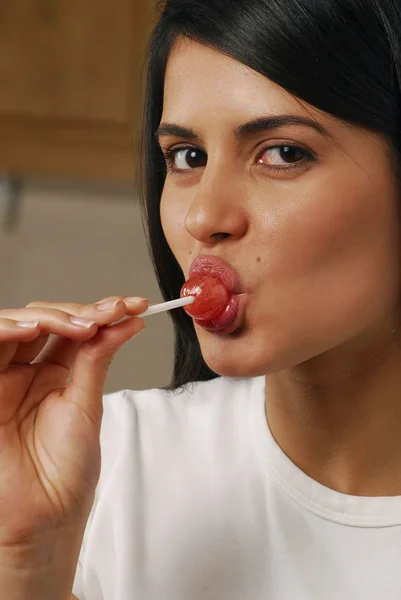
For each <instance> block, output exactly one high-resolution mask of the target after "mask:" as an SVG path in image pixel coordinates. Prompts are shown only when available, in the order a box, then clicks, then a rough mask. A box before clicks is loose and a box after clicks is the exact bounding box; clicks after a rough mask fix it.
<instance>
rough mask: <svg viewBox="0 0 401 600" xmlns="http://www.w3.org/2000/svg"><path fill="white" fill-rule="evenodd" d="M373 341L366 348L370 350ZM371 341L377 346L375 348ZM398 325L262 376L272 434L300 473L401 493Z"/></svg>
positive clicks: (340, 487)
mask: <svg viewBox="0 0 401 600" xmlns="http://www.w3.org/2000/svg"><path fill="white" fill-rule="evenodd" d="M369 348H370V350H369ZM373 348H374V350H373ZM400 364H401V332H400V331H399V330H397V331H396V332H395V333H394V335H392V336H390V337H389V336H387V337H386V339H385V340H382V341H381V342H380V343H378V342H377V340H376V343H375V345H370V344H369V345H366V343H365V342H362V341H360V342H359V349H358V343H355V344H354V345H353V348H348V349H346V350H344V348H342V349H340V348H338V349H336V350H334V351H331V352H330V354H329V353H328V354H326V355H321V356H318V357H316V358H314V359H312V360H309V361H307V362H305V363H303V364H301V365H298V366H297V367H295V368H293V369H290V370H288V371H281V372H279V373H274V374H271V375H267V376H266V416H267V420H268V423H269V427H270V429H271V431H272V434H273V436H274V438H275V439H276V441H277V443H278V444H279V445H280V447H281V448H282V450H283V451H284V452H285V454H286V455H287V456H288V457H289V458H290V459H291V460H292V461H293V462H294V463H295V464H296V465H297V466H298V467H299V468H301V469H302V470H303V471H304V472H305V473H307V474H308V475H309V476H310V477H312V478H313V479H315V480H316V481H318V482H319V483H321V484H323V485H325V486H327V487H329V488H331V489H334V490H336V491H338V492H342V493H346V494H352V495H356V496H398V495H401V477H400V473H401V435H400V426H401V369H400Z"/></svg>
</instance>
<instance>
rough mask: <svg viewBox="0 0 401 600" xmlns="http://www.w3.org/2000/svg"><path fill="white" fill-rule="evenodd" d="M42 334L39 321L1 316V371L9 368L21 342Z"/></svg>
mask: <svg viewBox="0 0 401 600" xmlns="http://www.w3.org/2000/svg"><path fill="white" fill-rule="evenodd" d="M39 335H40V327H39V324H38V323H37V322H23V321H22V322H17V321H13V320H12V319H4V318H0V372H2V371H4V370H5V369H7V367H8V365H9V364H10V361H11V360H12V359H13V357H14V356H15V353H16V352H17V350H18V347H19V344H20V343H21V342H29V341H32V340H34V339H35V338H37V337H38V336H39Z"/></svg>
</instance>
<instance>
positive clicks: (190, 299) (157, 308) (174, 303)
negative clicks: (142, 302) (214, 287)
mask: <svg viewBox="0 0 401 600" xmlns="http://www.w3.org/2000/svg"><path fill="white" fill-rule="evenodd" d="M194 302H195V296H186V297H185V298H178V299H177V300H170V301H169V302H162V303H161V304H153V306H149V308H148V310H145V312H143V313H141V314H140V315H126V316H125V317H123V318H122V319H120V320H119V321H115V322H114V323H109V325H108V327H111V326H112V325H117V324H118V323H122V322H123V321H126V320H127V319H131V318H132V317H141V318H142V317H150V316H151V315H156V314H157V313H162V312H165V311H166V310H173V308H180V307H181V306H187V305H188V304H193V303H194Z"/></svg>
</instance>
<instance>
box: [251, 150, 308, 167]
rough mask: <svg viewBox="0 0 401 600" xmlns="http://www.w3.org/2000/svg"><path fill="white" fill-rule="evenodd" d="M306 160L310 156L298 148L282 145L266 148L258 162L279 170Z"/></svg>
mask: <svg viewBox="0 0 401 600" xmlns="http://www.w3.org/2000/svg"><path fill="white" fill-rule="evenodd" d="M266 158H267V160H266ZM308 158H311V155H310V154H309V153H308V152H306V150H303V149H302V148H300V147H299V146H290V145H289V144H282V145H279V146H272V147H270V148H266V150H264V152H263V154H262V156H261V157H260V159H259V160H258V162H259V163H260V164H266V165H267V166H272V167H277V168H280V166H283V167H285V166H286V165H291V164H296V163H299V162H303V161H305V159H308Z"/></svg>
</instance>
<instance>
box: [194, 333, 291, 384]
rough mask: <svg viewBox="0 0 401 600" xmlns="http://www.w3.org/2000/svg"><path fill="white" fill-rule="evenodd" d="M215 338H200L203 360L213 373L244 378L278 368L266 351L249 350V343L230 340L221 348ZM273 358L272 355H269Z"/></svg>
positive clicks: (271, 371)
mask: <svg viewBox="0 0 401 600" xmlns="http://www.w3.org/2000/svg"><path fill="white" fill-rule="evenodd" d="M219 341H220V340H219V339H217V340H208V341H206V340H200V347H201V352H202V356H203V360H204V361H205V363H206V364H207V366H208V367H209V369H211V370H212V371H214V373H217V375H220V376H223V377H235V378H239V379H246V378H248V377H259V376H260V375H267V374H268V373H273V372H275V371H277V370H279V369H280V367H279V365H278V364H277V362H276V361H274V360H269V357H268V356H267V353H266V352H263V351H262V352H261V350H260V349H259V351H257V350H256V348H255V350H254V351H250V347H252V346H250V345H249V344H244V342H242V343H239V340H237V341H234V340H232V341H231V342H230V343H229V344H227V342H226V347H225V348H224V349H222V348H221V342H220V343H219ZM244 346H245V347H244ZM270 358H271V359H273V357H270Z"/></svg>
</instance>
